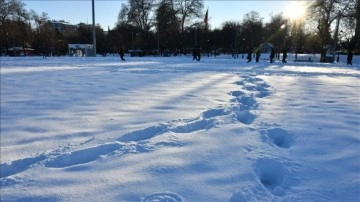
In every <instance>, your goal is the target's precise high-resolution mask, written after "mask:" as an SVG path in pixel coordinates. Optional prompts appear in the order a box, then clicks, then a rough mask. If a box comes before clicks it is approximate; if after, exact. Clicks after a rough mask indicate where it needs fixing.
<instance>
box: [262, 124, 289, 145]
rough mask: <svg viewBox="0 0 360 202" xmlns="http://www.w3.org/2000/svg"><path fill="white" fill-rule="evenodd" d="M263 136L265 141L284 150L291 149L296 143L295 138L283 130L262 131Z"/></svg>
mask: <svg viewBox="0 0 360 202" xmlns="http://www.w3.org/2000/svg"><path fill="white" fill-rule="evenodd" d="M261 134H262V135H263V136H264V138H265V141H269V142H270V143H271V144H273V145H275V146H277V147H280V148H284V149H289V148H290V147H291V146H292V145H293V142H294V136H293V135H292V134H291V133H288V132H287V131H286V130H284V129H281V128H272V129H269V130H265V131H261Z"/></svg>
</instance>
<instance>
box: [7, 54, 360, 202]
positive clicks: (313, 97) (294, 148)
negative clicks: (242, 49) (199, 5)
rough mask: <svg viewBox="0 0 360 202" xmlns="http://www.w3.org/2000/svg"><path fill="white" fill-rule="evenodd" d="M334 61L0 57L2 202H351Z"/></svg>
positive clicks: (348, 69) (347, 133)
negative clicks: (332, 62) (271, 62)
mask: <svg viewBox="0 0 360 202" xmlns="http://www.w3.org/2000/svg"><path fill="white" fill-rule="evenodd" d="M303 57H304V58H308V56H303ZM310 57H314V56H312V55H311V56H310ZM262 58H267V56H262ZM344 58H346V56H343V57H342V58H341V62H340V63H337V64H321V63H318V62H293V61H292V60H293V56H292V55H290V58H289V62H288V63H287V64H285V65H283V64H282V63H281V62H278V61H277V62H276V63H273V64H270V63H269V62H268V61H266V60H262V61H261V62H260V63H255V62H252V63H246V61H245V60H243V59H233V58H231V57H230V56H220V57H217V58H213V57H211V58H207V57H203V59H202V61H201V62H195V61H192V60H191V59H192V57H190V56H187V57H186V56H183V57H170V58H162V57H144V58H129V57H127V58H126V59H127V61H125V62H122V61H120V59H119V58H118V57H106V58H105V57H97V58H69V57H59V58H47V59H42V58H40V57H22V58H21V57H20V58H9V57H0V60H1V178H0V180H1V195H0V197H1V201H146V202H150V201H163V202H165V201H168V202H179V201H206V202H211V201H225V202H237V201H240V202H242V201H360V135H359V134H360V133H359V132H360V59H359V57H355V59H354V61H353V63H354V65H353V66H347V65H346V61H345V59H344ZM314 60H315V61H318V59H315V57H314Z"/></svg>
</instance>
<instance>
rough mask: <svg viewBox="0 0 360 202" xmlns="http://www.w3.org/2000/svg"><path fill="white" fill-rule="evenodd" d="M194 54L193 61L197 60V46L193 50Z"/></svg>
mask: <svg viewBox="0 0 360 202" xmlns="http://www.w3.org/2000/svg"><path fill="white" fill-rule="evenodd" d="M192 55H193V59H192V60H193V61H194V60H197V48H193V52H192Z"/></svg>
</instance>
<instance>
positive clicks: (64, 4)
mask: <svg viewBox="0 0 360 202" xmlns="http://www.w3.org/2000/svg"><path fill="white" fill-rule="evenodd" d="M23 2H24V3H25V4H26V6H25V8H26V10H28V11H30V10H31V9H32V10H34V11H36V12H37V13H38V14H41V13H43V12H46V13H47V14H48V16H49V18H50V19H51V20H65V21H66V22H69V23H71V24H78V23H80V22H83V23H89V24H91V23H92V1H91V0H76V1H70V0H62V1H56V0H55V1H53V0H51V1H50V0H48V1H45V0H23ZM126 2H127V1H125V0H124V1H119V0H95V23H96V24H100V25H101V27H102V28H103V29H107V27H109V28H110V29H112V28H113V27H114V26H115V24H116V21H117V16H118V14H119V11H120V8H121V4H122V3H126ZM294 2H295V1H290V0H289V1H287V0H282V1H276V0H267V1H261V0H258V1H240V0H239V1H235V0H232V1H222V0H206V1H204V11H203V12H204V14H205V12H206V9H208V10H209V24H210V27H211V28H220V27H221V25H222V23H223V22H225V21H240V20H242V18H243V16H244V15H245V14H246V13H248V12H250V11H253V10H254V11H257V12H259V13H260V15H261V17H263V18H264V22H267V21H269V19H270V16H271V14H278V13H280V12H283V13H286V10H289V8H290V7H291V6H292V5H293V3H294ZM292 7H293V8H294V6H292Z"/></svg>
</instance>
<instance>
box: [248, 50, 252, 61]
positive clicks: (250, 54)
mask: <svg viewBox="0 0 360 202" xmlns="http://www.w3.org/2000/svg"><path fill="white" fill-rule="evenodd" d="M247 59H248V61H247V63H249V62H251V59H252V49H251V48H250V49H249V51H248V56H247Z"/></svg>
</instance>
